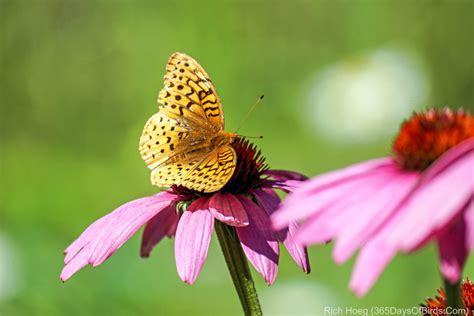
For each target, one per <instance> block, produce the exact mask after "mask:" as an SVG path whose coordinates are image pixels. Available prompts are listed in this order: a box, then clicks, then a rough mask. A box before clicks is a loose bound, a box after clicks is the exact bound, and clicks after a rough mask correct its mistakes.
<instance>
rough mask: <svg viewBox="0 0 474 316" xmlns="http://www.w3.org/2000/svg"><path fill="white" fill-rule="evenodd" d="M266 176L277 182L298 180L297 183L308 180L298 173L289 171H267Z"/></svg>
mask: <svg viewBox="0 0 474 316" xmlns="http://www.w3.org/2000/svg"><path fill="white" fill-rule="evenodd" d="M265 174H266V175H267V176H270V177H272V178H273V179H276V180H297V181H306V180H308V177H307V176H305V175H303V174H301V173H298V172H294V171H288V170H267V171H265Z"/></svg>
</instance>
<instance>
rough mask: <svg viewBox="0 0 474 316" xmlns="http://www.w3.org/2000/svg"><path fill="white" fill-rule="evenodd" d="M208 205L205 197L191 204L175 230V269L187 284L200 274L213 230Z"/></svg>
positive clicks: (212, 219)
mask: <svg viewBox="0 0 474 316" xmlns="http://www.w3.org/2000/svg"><path fill="white" fill-rule="evenodd" d="M208 204H209V201H208V198H207V197H202V198H199V199H197V200H196V201H194V202H193V203H191V205H190V206H189V207H188V210H187V211H185V212H184V213H183V215H181V218H180V219H179V223H178V227H177V229H176V240H175V243H174V252H175V257H176V268H177V270H178V274H179V277H180V278H181V280H183V281H184V282H186V283H188V284H193V283H194V281H195V280H196V278H197V276H198V275H199V272H201V268H202V266H203V264H204V262H205V261H206V257H207V251H208V249H209V243H210V241H211V235H212V232H213V230H214V217H213V216H212V214H211V212H210V211H209V209H208Z"/></svg>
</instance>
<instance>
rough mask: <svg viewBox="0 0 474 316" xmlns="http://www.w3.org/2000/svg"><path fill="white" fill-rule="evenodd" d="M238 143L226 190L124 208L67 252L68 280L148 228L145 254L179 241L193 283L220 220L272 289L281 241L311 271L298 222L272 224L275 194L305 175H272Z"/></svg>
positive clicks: (177, 193) (185, 192)
mask: <svg viewBox="0 0 474 316" xmlns="http://www.w3.org/2000/svg"><path fill="white" fill-rule="evenodd" d="M233 146H234V149H235V151H236V153H237V157H238V159H237V167H236V171H235V173H234V175H233V177H232V178H231V180H230V181H229V182H228V183H227V184H226V186H224V187H223V188H222V189H221V190H220V191H218V192H215V193H199V192H196V191H193V190H190V189H186V188H184V187H177V186H174V187H172V188H170V189H169V190H167V191H163V192H160V193H158V194H156V195H153V196H149V197H144V198H140V199H137V200H134V201H131V202H128V203H126V204H124V205H122V206H120V207H119V208H117V209H116V210H115V211H113V212H112V213H109V214H108V215H106V216H104V217H102V218H100V219H98V220H97V221H96V222H94V223H93V224H92V225H90V226H89V227H88V228H87V229H86V230H85V231H84V232H83V233H82V235H81V236H80V237H79V238H78V239H77V240H75V241H74V242H73V243H72V244H71V245H70V246H69V247H68V248H67V249H66V251H65V254H66V256H65V259H64V263H65V267H64V269H63V271H62V273H61V280H63V281H65V280H67V279H69V278H70V277H71V276H72V275H73V274H74V273H76V272H77V271H78V270H80V269H81V268H83V267H84V266H86V265H88V264H90V265H92V266H94V267H95V266H98V265H100V264H101V263H103V262H104V261H105V260H106V259H107V258H109V257H110V256H111V255H112V254H113V253H114V252H115V251H116V250H117V249H118V248H120V247H121V246H122V245H123V243H125V241H127V240H128V239H129V238H130V237H131V236H132V235H133V234H134V233H135V232H137V230H139V229H140V228H141V227H142V226H145V229H144V231H143V237H142V244H141V256H142V257H148V256H149V255H150V252H151V251H152V249H153V247H154V246H155V245H156V244H157V243H158V242H160V240H161V239H163V238H164V237H166V236H167V237H172V236H175V237H176V239H175V256H176V266H177V270H178V274H179V276H180V278H181V279H182V280H183V281H184V282H186V283H188V284H192V283H194V281H195V280H196V278H197V276H198V274H199V272H200V271H201V268H202V266H203V264H204V261H205V260H206V256H207V251H208V247H209V242H210V239H211V234H212V232H213V230H214V225H222V224H220V223H224V224H225V225H226V226H225V227H220V229H227V230H229V231H230V233H231V234H233V236H234V238H237V240H239V241H240V244H241V246H242V249H243V251H244V253H245V255H246V257H247V258H248V260H249V261H250V262H251V263H252V265H253V266H254V267H255V269H256V270H257V271H258V272H259V273H260V274H261V275H262V276H263V278H264V279H265V281H266V282H267V283H268V284H272V283H273V282H274V280H275V277H276V275H277V271H278V258H279V244H278V242H279V241H281V242H283V243H284V245H285V246H286V248H287V250H288V251H289V253H290V255H291V256H292V257H293V259H294V260H295V261H296V263H297V264H298V265H300V267H301V268H302V269H303V270H304V271H305V272H309V270H310V266H309V263H308V258H307V253H306V249H305V248H304V247H302V246H300V245H299V244H297V243H295V241H294V239H293V232H294V230H295V229H296V224H291V225H290V228H289V229H283V230H281V231H279V232H273V230H272V229H271V225H270V219H269V216H270V215H271V214H272V213H273V212H274V211H275V210H276V209H277V207H278V204H279V202H280V199H279V198H278V196H277V195H276V193H275V192H274V189H277V188H281V189H283V190H289V189H291V188H292V187H293V186H295V185H297V183H298V182H299V181H300V180H302V179H304V177H303V176H301V175H299V174H297V173H292V172H287V171H269V170H267V166H266V164H265V161H264V158H263V157H262V156H261V155H260V152H259V151H257V150H256V148H255V147H254V146H253V145H251V144H249V143H248V142H247V141H246V140H242V139H239V140H238V141H237V142H236V143H235V144H234V145H233ZM269 177H272V178H273V179H271V178H269ZM219 222H220V223H219ZM216 228H217V227H216Z"/></svg>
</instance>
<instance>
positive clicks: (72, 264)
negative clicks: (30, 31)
mask: <svg viewBox="0 0 474 316" xmlns="http://www.w3.org/2000/svg"><path fill="white" fill-rule="evenodd" d="M175 198H176V196H175V195H173V194H170V193H168V192H161V193H159V194H157V195H154V196H150V197H144V198H140V199H137V200H134V201H131V202H128V203H126V204H124V205H122V206H120V207H119V208H117V209H116V210H115V211H113V212H112V213H110V214H107V215H106V216H104V217H102V218H100V219H98V220H97V221H95V222H94V223H93V224H92V225H90V226H89V227H88V228H87V229H86V230H85V231H84V232H83V233H82V234H81V236H79V238H78V239H76V240H75V241H74V242H73V243H72V244H71V245H70V246H69V247H68V248H67V249H66V250H65V254H66V256H65V258H64V263H65V267H64V268H63V271H62V273H61V277H60V278H61V280H62V281H66V280H67V279H69V278H70V277H71V276H72V275H73V274H74V273H75V272H77V271H78V270H80V269H81V268H83V267H84V266H86V265H87V264H91V265H92V266H94V267H95V266H98V265H99V264H101V263H102V262H104V261H105V260H106V259H107V258H108V257H110V256H111V255H112V254H113V253H114V252H115V251H116V250H117V249H118V248H120V247H121V246H122V245H123V243H125V241H127V240H128V239H129V238H130V237H131V236H132V235H133V234H134V233H135V232H136V231H137V230H138V229H140V227H142V226H143V225H144V224H145V223H146V222H148V221H149V220H150V219H151V218H152V217H153V216H155V215H156V214H158V213H159V212H161V211H162V210H163V209H165V208H166V207H167V206H168V205H170V203H172V202H173V200H174V199H175Z"/></svg>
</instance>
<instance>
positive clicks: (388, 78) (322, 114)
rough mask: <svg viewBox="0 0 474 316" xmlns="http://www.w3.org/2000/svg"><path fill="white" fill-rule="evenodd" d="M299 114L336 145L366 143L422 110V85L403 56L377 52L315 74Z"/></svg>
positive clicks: (419, 74)
mask: <svg viewBox="0 0 474 316" xmlns="http://www.w3.org/2000/svg"><path fill="white" fill-rule="evenodd" d="M304 95H307V96H308V99H307V101H306V106H307V109H308V111H302V112H301V113H303V114H304V115H305V118H306V119H309V120H310V122H309V123H310V124H311V125H312V126H314V128H315V132H317V133H320V134H322V136H324V137H326V138H329V139H331V140H336V141H343V142H344V141H345V142H354V141H357V142H370V141H374V140H377V139H378V138H380V137H383V136H386V135H390V134H393V133H394V132H395V131H396V130H397V128H398V124H399V123H400V121H402V119H403V118H406V117H408V116H409V115H410V114H411V113H412V112H413V111H414V110H415V109H417V108H420V107H425V106H426V104H425V102H426V100H427V95H428V83H427V81H426V78H425V76H424V74H423V71H422V67H421V66H420V64H419V63H418V62H417V60H416V59H415V58H414V57H412V56H411V55H409V54H406V53H403V52H401V51H396V50H388V49H377V50H375V51H372V52H370V53H369V54H366V55H362V56H358V57H355V58H350V59H348V60H343V61H341V62H339V63H337V64H335V65H332V66H329V67H327V68H326V69H323V70H322V71H319V72H318V73H316V74H315V76H314V77H313V79H311V81H310V84H309V93H308V92H306V93H305V94H304Z"/></svg>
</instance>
